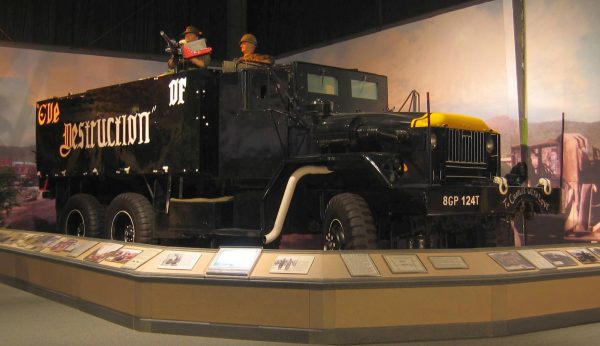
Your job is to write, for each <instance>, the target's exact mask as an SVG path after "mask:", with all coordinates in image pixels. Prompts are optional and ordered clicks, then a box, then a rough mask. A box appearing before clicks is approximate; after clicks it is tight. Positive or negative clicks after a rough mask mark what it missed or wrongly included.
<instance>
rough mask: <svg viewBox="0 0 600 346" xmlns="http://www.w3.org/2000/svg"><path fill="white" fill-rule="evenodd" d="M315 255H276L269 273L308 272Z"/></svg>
mask: <svg viewBox="0 0 600 346" xmlns="http://www.w3.org/2000/svg"><path fill="white" fill-rule="evenodd" d="M314 260H315V256H293V255H290V256H277V258H276V259H275V263H273V265H272V266H271V270H269V273H271V274H304V275H306V274H308V271H309V270H310V266H312V264H313V261H314Z"/></svg>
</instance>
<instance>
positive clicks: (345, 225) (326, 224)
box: [323, 193, 377, 250]
mask: <svg viewBox="0 0 600 346" xmlns="http://www.w3.org/2000/svg"><path fill="white" fill-rule="evenodd" d="M376 248H377V230H376V229H375V223H374V222H373V215H372V214H371V210H370V209H369V206H368V205H367V202H366V201H365V200H364V198H362V197H361V196H359V195H356V194H352V193H341V194H339V195H335V196H333V198H332V199H331V200H329V203H328V204H327V209H326V210H325V218H324V221H323V249H324V250H371V249H376Z"/></svg>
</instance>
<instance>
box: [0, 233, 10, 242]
mask: <svg viewBox="0 0 600 346" xmlns="http://www.w3.org/2000/svg"><path fill="white" fill-rule="evenodd" d="M12 236H13V235H12V233H11V232H4V231H0V244H6V243H8V242H9V241H10V240H11V239H12Z"/></svg>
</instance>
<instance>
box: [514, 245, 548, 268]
mask: <svg viewBox="0 0 600 346" xmlns="http://www.w3.org/2000/svg"><path fill="white" fill-rule="evenodd" d="M517 252H518V253H519V254H520V255H521V256H523V257H524V258H525V259H526V260H528V261H529V262H531V264H533V265H534V266H535V267H536V268H537V269H540V270H546V269H556V266H555V265H554V264H552V263H551V262H550V261H548V260H547V259H546V258H545V257H544V256H542V255H540V254H539V253H538V252H537V251H535V250H532V249H526V250H517Z"/></svg>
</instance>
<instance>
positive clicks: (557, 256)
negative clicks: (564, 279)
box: [539, 250, 577, 267]
mask: <svg viewBox="0 0 600 346" xmlns="http://www.w3.org/2000/svg"><path fill="white" fill-rule="evenodd" d="M539 253H540V255H542V256H544V258H545V259H547V260H548V261H550V263H552V264H554V265H555V266H557V267H569V266H576V265H577V262H575V260H574V259H573V258H572V257H571V256H569V255H567V254H566V253H564V252H562V251H560V250H546V251H539Z"/></svg>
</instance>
